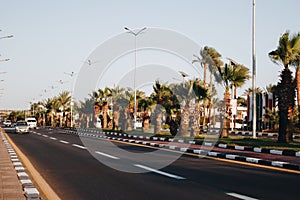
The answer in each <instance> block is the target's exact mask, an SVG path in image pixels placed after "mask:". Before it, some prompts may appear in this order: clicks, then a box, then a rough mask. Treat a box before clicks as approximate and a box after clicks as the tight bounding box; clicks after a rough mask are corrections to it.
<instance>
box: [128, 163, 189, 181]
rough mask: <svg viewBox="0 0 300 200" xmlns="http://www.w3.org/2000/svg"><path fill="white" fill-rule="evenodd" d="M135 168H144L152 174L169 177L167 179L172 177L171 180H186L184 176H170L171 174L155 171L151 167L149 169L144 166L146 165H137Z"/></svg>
mask: <svg viewBox="0 0 300 200" xmlns="http://www.w3.org/2000/svg"><path fill="white" fill-rule="evenodd" d="M134 166H136V167H139V168H142V169H145V170H148V171H150V172H154V173H157V174H160V175H163V176H167V177H170V178H175V179H178V180H183V179H185V178H184V177H182V176H177V175H174V174H170V173H167V172H163V171H160V170H157V169H153V168H150V167H147V166H144V165H139V164H135V165H134Z"/></svg>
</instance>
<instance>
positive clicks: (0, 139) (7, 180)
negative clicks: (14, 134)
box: [0, 130, 26, 200]
mask: <svg viewBox="0 0 300 200" xmlns="http://www.w3.org/2000/svg"><path fill="white" fill-rule="evenodd" d="M8 151H10V154H9V152H8ZM15 156H16V155H15V153H14V151H13V149H12V148H11V146H10V144H9V143H8V141H7V140H6V139H5V138H4V135H3V133H2V132H1V130H0V199H1V200H2V199H3V200H26V198H25V195H24V191H23V189H22V185H21V183H20V181H19V179H18V175H17V171H16V170H15V168H14V166H13V163H12V159H16V158H15Z"/></svg>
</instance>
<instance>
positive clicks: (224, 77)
mask: <svg viewBox="0 0 300 200" xmlns="http://www.w3.org/2000/svg"><path fill="white" fill-rule="evenodd" d="M232 74H233V72H232V68H231V67H230V66H229V65H228V64H225V65H224V66H219V67H218V72H217V73H215V78H216V81H217V82H218V83H221V84H223V86H224V87H225V93H224V107H223V108H224V110H223V126H222V132H221V137H222V138H227V137H228V133H229V127H230V119H229V118H230V115H231V110H230V85H231V80H232Z"/></svg>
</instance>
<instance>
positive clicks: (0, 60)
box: [0, 58, 9, 62]
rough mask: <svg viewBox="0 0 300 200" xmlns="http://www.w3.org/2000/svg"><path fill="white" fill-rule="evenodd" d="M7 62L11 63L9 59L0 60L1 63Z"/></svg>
mask: <svg viewBox="0 0 300 200" xmlns="http://www.w3.org/2000/svg"><path fill="white" fill-rule="evenodd" d="M5 61H9V58H6V59H2V60H0V62H5Z"/></svg>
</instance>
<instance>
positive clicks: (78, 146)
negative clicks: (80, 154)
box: [72, 144, 87, 149]
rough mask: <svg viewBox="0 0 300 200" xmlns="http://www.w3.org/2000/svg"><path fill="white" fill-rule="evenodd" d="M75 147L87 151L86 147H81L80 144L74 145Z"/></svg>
mask: <svg viewBox="0 0 300 200" xmlns="http://www.w3.org/2000/svg"><path fill="white" fill-rule="evenodd" d="M72 146H73V147H77V148H79V149H87V148H86V147H84V146H81V145H78V144H72Z"/></svg>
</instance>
